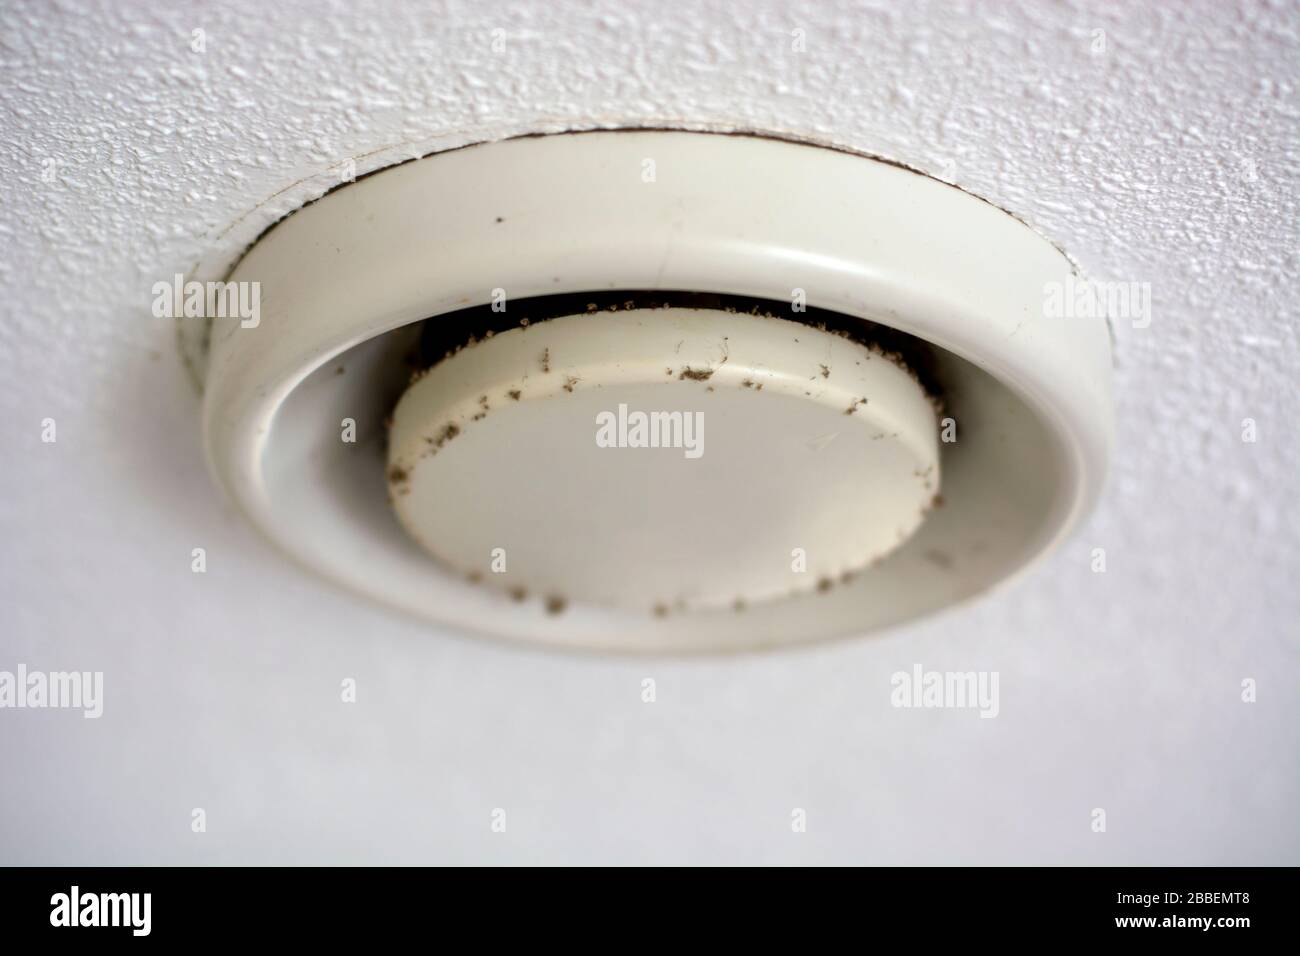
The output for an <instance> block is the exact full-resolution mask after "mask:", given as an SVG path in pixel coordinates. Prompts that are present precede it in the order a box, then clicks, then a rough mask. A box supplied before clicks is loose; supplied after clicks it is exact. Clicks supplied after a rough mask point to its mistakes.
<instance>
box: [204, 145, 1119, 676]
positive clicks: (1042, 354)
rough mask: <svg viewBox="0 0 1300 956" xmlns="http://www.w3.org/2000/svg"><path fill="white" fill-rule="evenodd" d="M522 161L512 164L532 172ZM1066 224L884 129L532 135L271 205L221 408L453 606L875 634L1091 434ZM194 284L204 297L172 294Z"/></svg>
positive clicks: (273, 476)
mask: <svg viewBox="0 0 1300 956" xmlns="http://www.w3.org/2000/svg"><path fill="white" fill-rule="evenodd" d="M525 173H526V174H525ZM1073 271H1074V270H1073V268H1072V266H1071V264H1070V262H1069V261H1068V260H1067V259H1066V258H1065V256H1064V255H1063V254H1061V253H1060V252H1059V251H1058V250H1057V249H1055V248H1054V247H1053V246H1052V245H1051V244H1050V243H1048V242H1047V241H1045V240H1044V239H1042V238H1041V237H1039V236H1038V235H1037V234H1035V233H1034V232H1033V231H1032V230H1030V229H1029V228H1028V227H1026V226H1025V225H1023V224H1022V223H1020V222H1018V221H1016V220H1015V219H1013V218H1012V217H1010V216H1008V215H1007V214H1005V213H1003V212H1001V211H1000V210H998V209H996V208H995V207H993V206H991V205H989V204H987V203H985V202H983V201H982V200H979V199H977V198H975V197H973V196H970V195H968V194H966V193H963V192H961V191H960V190H958V189H955V188H952V187H950V186H947V185H945V184H943V183H940V182H938V181H936V180H933V179H930V178H927V177H925V176H923V175H920V174H917V173H914V172H911V171H908V170H906V169H902V168H899V167H898V166H895V165H891V164H887V163H883V162H879V161H875V160H872V159H868V158H865V157H862V156H856V155H851V154H848V153H844V152H840V151H836V150H832V149H827V148H823V147H817V146H810V145H806V144H796V143H790V142H784V141H779V140H774V139H768V138H761V137H742V136H722V135H711V134H702V133H686V132H665V131H617V132H602V133H584V134H565V135H556V136H543V137H530V138H524V139H517V140H509V141H504V142H498V143H491V144H484V145H480V146H474V147H469V148H466V149H461V150H456V151H453V152H448V153H443V154H437V155H433V156H430V157H427V158H425V159H423V160H419V161H416V162H411V163H407V164H404V165H402V166H399V167H394V168H391V169H388V170H385V171H383V172H380V173H377V174H374V175H371V176H368V177H365V178H363V179H361V180H360V181H358V182H356V183H353V184H349V185H347V186H344V187H342V188H340V189H338V190H336V191H334V192H333V193H331V194H329V195H327V196H326V197H324V198H323V199H321V200H320V201H318V202H316V203H313V204H312V205H310V206H308V207H305V208H303V209H301V210H299V211H298V212H296V213H294V214H293V215H291V216H289V217H288V218H287V219H285V220H284V221H282V222H281V223H280V224H279V225H277V226H276V227H275V228H274V229H272V230H270V231H269V232H268V233H267V234H266V235H265V236H264V237H263V238H262V239H260V240H259V241H258V242H257V243H256V245H254V246H253V248H252V249H250V250H249V251H248V252H247V254H246V255H245V256H244V257H243V258H242V260H241V261H240V262H239V263H238V264H237V266H236V267H235V268H234V269H233V271H232V272H231V273H230V274H229V275H228V276H227V279H228V281H230V282H233V283H256V284H257V286H256V288H257V291H258V296H257V298H256V299H255V301H260V303H261V311H260V315H259V316H258V320H257V321H256V322H248V321H243V322H241V321H239V320H238V319H232V320H226V319H220V318H216V319H212V320H211V322H212V328H211V335H210V342H211V345H210V353H209V355H208V357H207V362H206V369H205V378H206V395H205V410H204V432H205V442H206V446H207V450H208V454H209V458H210V461H211V465H212V469H213V471H214V473H215V475H216V477H217V479H218V481H219V482H220V484H221V485H222V486H223V487H224V488H225V489H226V490H227V492H228V493H229V494H230V495H231V496H232V498H233V499H234V500H235V501H236V502H237V503H238V505H239V506H240V507H241V509H242V510H243V511H244V513H245V514H247V516H248V517H249V518H250V520H251V521H252V522H253V523H254V524H255V525H257V526H258V527H259V528H260V529H261V530H262V531H264V532H265V533H266V534H267V535H268V536H269V537H271V538H272V539H273V540H274V541H276V542H277V543H278V544H280V545H281V546H282V547H283V548H284V549H285V550H287V551H288V552H290V553H291V554H292V555H294V556H295V557H297V558H298V559H299V560H300V561H302V562H303V563H304V564H307V565H309V566H311V567H312V568H314V569H315V570H317V571H319V572H321V573H323V574H325V575H326V576H328V577H330V578H332V579H334V580H336V581H339V582H341V583H344V584H346V585H348V586H351V587H353V588H355V589H357V590H359V591H362V592H365V593H367V594H369V595H371V596H372V597H374V598H376V599H378V600H380V601H382V602H384V603H386V604H388V605H390V606H394V607H398V608H401V609H404V610H406V611H408V612H411V613H414V614H417V615H419V616H421V617H424V618H425V619H427V620H430V621H433V622H437V623H439V624H443V625H447V626H449V627H451V628H453V629H455V630H461V631H472V632H476V633H485V634H491V635H496V636H503V637H510V638H516V639H521V640H529V641H539V642H545V643H550V644H558V645H567V646H573V647H585V648H604V649H618V650H630V651H643V652H644V651H671V652H693V651H717V650H726V649H739V648H752V647H763V646H772V645H778V644H797V643H806V642H809V641H815V640H819V639H824V638H828V637H832V636H839V635H848V634H860V633H865V632H869V631H873V630H876V629H879V628H881V627H884V626H887V625H891V624H894V623H897V622H900V621H903V620H906V619H908V618H912V617H915V616H917V615H921V614H925V613H928V612H932V611H935V610H938V609H940V608H943V607H946V606H949V605H952V604H955V603H957V602H960V601H962V600H964V599H966V598H969V597H971V596H973V595H975V594H978V593H980V592H983V591H986V590H988V589H989V588H990V587H992V586H994V585H996V584H998V583H1000V582H1002V581H1005V580H1007V579H1008V578H1010V577H1011V576H1013V575H1014V574H1015V573H1017V572H1019V571H1020V570H1022V569H1023V568H1024V567H1026V566H1027V565H1028V564H1029V563H1030V562H1031V561H1032V560H1033V559H1034V558H1035V557H1037V556H1039V555H1042V554H1044V553H1045V552H1047V551H1048V550H1049V549H1050V548H1051V547H1052V546H1053V545H1054V544H1055V543H1056V542H1057V541H1058V540H1059V539H1060V537H1061V536H1062V535H1063V534H1064V533H1065V532H1066V531H1067V530H1068V529H1069V528H1070V527H1071V526H1072V525H1073V524H1074V523H1075V522H1076V521H1077V520H1078V519H1079V517H1080V516H1081V515H1082V514H1084V513H1085V511H1086V510H1087V508H1088V507H1089V506H1090V504H1091V503H1092V502H1093V501H1094V500H1095V498H1096V496H1097V494H1098V491H1099V489H1100V486H1101V481H1102V478H1103V476H1104V473H1105V467H1106V462H1107V457H1108V454H1109V446H1110V440H1111V427H1112V423H1111V396H1110V345H1109V334H1108V329H1107V326H1106V323H1105V320H1104V319H1077V318H1069V319H1063V318H1057V317H1053V316H1052V315H1049V314H1047V312H1046V311H1045V309H1044V303H1045V302H1047V301H1049V300H1050V299H1051V297H1052V293H1053V292H1054V291H1055V292H1057V293H1059V292H1060V290H1061V289H1064V288H1066V287H1067V286H1068V285H1069V284H1070V283H1071V282H1072V274H1073ZM182 321H192V320H182Z"/></svg>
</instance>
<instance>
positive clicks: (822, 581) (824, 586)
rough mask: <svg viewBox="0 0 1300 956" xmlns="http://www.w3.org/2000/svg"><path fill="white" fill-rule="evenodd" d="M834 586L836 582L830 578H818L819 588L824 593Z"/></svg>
mask: <svg viewBox="0 0 1300 956" xmlns="http://www.w3.org/2000/svg"><path fill="white" fill-rule="evenodd" d="M834 586H835V582H834V581H832V580H831V579H830V578H819V579H818V580H817V590H818V591H821V592H822V593H823V594H825V593H826V592H827V591H829V590H830V589H831V588H833V587H834Z"/></svg>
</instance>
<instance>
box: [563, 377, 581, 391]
mask: <svg viewBox="0 0 1300 956" xmlns="http://www.w3.org/2000/svg"><path fill="white" fill-rule="evenodd" d="M579 381H580V379H578V378H577V376H574V375H568V376H565V379H564V390H565V391H566V392H572V391H573V386H575V385H577V384H578V382H579Z"/></svg>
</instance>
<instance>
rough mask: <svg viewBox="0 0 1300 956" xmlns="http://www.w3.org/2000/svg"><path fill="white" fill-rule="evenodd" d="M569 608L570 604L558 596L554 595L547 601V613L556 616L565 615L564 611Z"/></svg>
mask: <svg viewBox="0 0 1300 956" xmlns="http://www.w3.org/2000/svg"><path fill="white" fill-rule="evenodd" d="M568 606H569V602H568V601H566V600H565V599H564V598H562V597H560V596H559V595H558V594H552V595H551V596H550V597H548V598H547V599H546V613H547V614H551V615H555V614H562V613H564V609H565V608H566V607H568Z"/></svg>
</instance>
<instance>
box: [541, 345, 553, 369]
mask: <svg viewBox="0 0 1300 956" xmlns="http://www.w3.org/2000/svg"><path fill="white" fill-rule="evenodd" d="M550 370H551V350H550V348H549V347H548V348H544V349H542V371H543V372H549V371H550Z"/></svg>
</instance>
